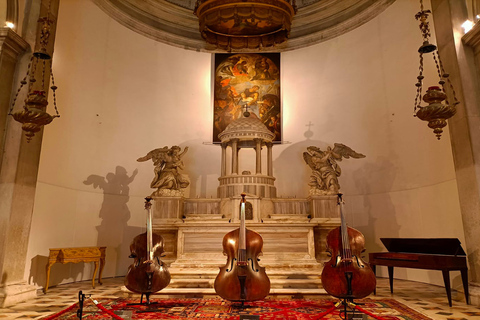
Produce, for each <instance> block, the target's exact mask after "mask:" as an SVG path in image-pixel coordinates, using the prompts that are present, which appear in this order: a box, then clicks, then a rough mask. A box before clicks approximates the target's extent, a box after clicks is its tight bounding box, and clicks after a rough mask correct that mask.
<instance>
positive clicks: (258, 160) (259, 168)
mask: <svg viewBox="0 0 480 320" xmlns="http://www.w3.org/2000/svg"><path fill="white" fill-rule="evenodd" d="M254 141H255V155H256V166H255V168H256V174H262V139H254Z"/></svg>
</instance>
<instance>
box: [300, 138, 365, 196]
mask: <svg viewBox="0 0 480 320" xmlns="http://www.w3.org/2000/svg"><path fill="white" fill-rule="evenodd" d="M307 151H308V152H304V153H303V159H304V160H305V162H306V163H307V164H308V165H309V166H310V168H312V175H311V176H310V182H309V183H308V185H309V186H310V194H312V195H328V194H338V190H339V189H340V184H339V183H338V177H340V175H341V173H342V170H341V169H340V166H339V165H338V163H337V162H340V161H342V159H343V158H345V159H349V158H350V157H352V158H355V159H358V158H365V155H363V154H361V153H357V152H355V151H353V150H352V149H351V148H350V147H347V146H346V145H344V144H341V143H335V144H334V147H333V149H332V148H330V147H327V150H326V151H322V150H320V149H319V148H317V147H315V146H310V147H308V148H307Z"/></svg>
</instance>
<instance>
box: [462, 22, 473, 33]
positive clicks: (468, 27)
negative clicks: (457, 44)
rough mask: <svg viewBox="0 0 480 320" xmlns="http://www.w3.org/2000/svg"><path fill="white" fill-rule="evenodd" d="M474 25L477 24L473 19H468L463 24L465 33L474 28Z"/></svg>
mask: <svg viewBox="0 0 480 320" xmlns="http://www.w3.org/2000/svg"><path fill="white" fill-rule="evenodd" d="M474 25H475V24H474V23H473V22H472V21H470V20H467V21H465V22H464V23H463V24H462V28H463V30H464V31H465V33H467V32H468V31H470V30H472V28H473V26H474Z"/></svg>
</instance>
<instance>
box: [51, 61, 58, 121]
mask: <svg viewBox="0 0 480 320" xmlns="http://www.w3.org/2000/svg"><path fill="white" fill-rule="evenodd" d="M50 77H51V78H52V86H51V87H50V88H51V89H52V92H53V107H54V108H55V112H56V113H57V115H56V116H57V117H60V113H59V112H58V109H57V95H56V93H55V91H56V90H57V86H56V85H55V78H54V77H53V70H52V64H50Z"/></svg>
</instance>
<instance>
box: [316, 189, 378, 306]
mask: <svg viewBox="0 0 480 320" xmlns="http://www.w3.org/2000/svg"><path fill="white" fill-rule="evenodd" d="M338 205H339V206H340V219H341V225H340V227H338V228H335V229H333V230H332V231H330V232H329V233H328V235H327V252H328V253H330V255H331V259H330V260H329V261H328V262H326V263H325V266H324V268H323V271H322V284H323V288H324V289H325V291H327V293H329V294H330V295H332V296H334V297H336V298H340V299H344V300H347V301H350V302H352V301H353V299H361V298H364V297H366V296H368V295H369V294H371V293H372V292H373V291H374V290H375V286H376V283H377V280H376V277H375V274H374V273H373V270H372V268H371V267H370V265H369V264H368V263H365V262H364V261H363V260H362V257H361V254H362V252H364V251H365V237H364V236H363V234H362V233H361V232H360V231H358V230H356V229H354V228H350V227H347V224H346V221H345V214H344V209H343V206H344V202H343V199H342V194H338Z"/></svg>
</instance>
